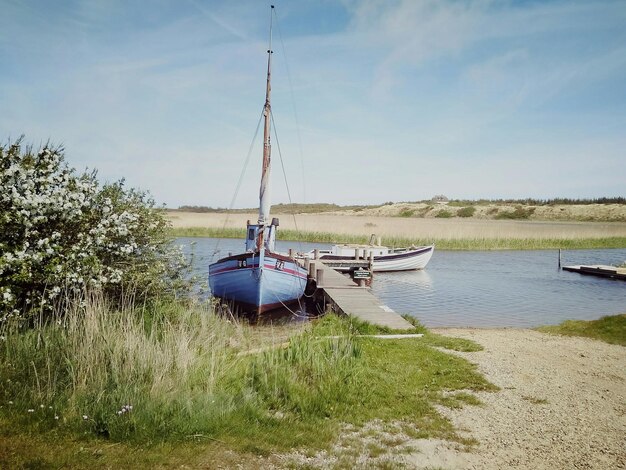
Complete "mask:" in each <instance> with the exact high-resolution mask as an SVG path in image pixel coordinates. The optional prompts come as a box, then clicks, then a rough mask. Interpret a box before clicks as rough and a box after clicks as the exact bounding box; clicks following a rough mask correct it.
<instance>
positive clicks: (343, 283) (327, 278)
mask: <svg viewBox="0 0 626 470" xmlns="http://www.w3.org/2000/svg"><path fill="white" fill-rule="evenodd" d="M307 265H308V268H309V276H310V277H311V278H313V279H315V280H316V282H317V289H318V292H319V293H321V295H323V297H324V301H325V303H326V305H327V306H329V307H330V308H331V309H332V310H333V311H335V312H337V313H340V314H344V315H349V316H352V317H355V318H358V319H359V320H364V321H367V322H368V323H372V324H374V325H379V326H386V327H389V328H393V329H397V330H406V329H410V328H413V325H411V324H410V323H409V322H408V321H406V320H405V319H404V318H402V317H401V316H400V315H398V314H397V313H396V312H394V311H393V310H392V309H390V308H389V307H387V306H386V305H382V303H381V302H380V301H379V300H378V299H377V298H376V297H374V295H373V294H372V293H371V292H370V290H369V288H367V287H364V286H358V285H357V284H356V283H355V282H354V281H353V280H352V279H350V278H349V277H347V276H345V275H343V274H341V273H339V272H338V271H335V270H334V269H333V268H332V267H330V266H328V265H326V264H325V263H324V262H323V261H321V260H310V262H308V263H307Z"/></svg>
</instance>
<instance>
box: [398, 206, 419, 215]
mask: <svg viewBox="0 0 626 470" xmlns="http://www.w3.org/2000/svg"><path fill="white" fill-rule="evenodd" d="M413 214H415V211H414V210H413V209H409V208H407V207H405V208H404V209H402V210H401V211H400V213H399V214H398V215H399V216H400V217H412V216H413Z"/></svg>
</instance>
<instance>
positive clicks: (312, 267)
mask: <svg viewBox="0 0 626 470" xmlns="http://www.w3.org/2000/svg"><path fill="white" fill-rule="evenodd" d="M315 274H316V270H315V263H309V277H310V278H311V279H315Z"/></svg>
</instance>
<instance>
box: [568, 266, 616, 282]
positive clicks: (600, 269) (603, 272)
mask: <svg viewBox="0 0 626 470" xmlns="http://www.w3.org/2000/svg"><path fill="white" fill-rule="evenodd" d="M563 270H564V271H570V272H573V273H579V274H587V275H590V276H599V277H608V278H610V279H621V280H622V281H626V268H616V267H615V266H604V265H601V264H598V265H594V266H580V265H577V266H563Z"/></svg>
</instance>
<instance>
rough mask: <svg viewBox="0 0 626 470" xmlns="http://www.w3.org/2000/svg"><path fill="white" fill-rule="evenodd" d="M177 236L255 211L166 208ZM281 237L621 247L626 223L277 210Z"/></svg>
mask: <svg viewBox="0 0 626 470" xmlns="http://www.w3.org/2000/svg"><path fill="white" fill-rule="evenodd" d="M167 217H168V219H169V220H170V222H171V223H172V230H171V234H172V235H173V236H177V237H219V238H241V237H243V236H244V235H245V226H246V222H247V221H248V220H250V221H252V222H255V221H256V218H257V214H256V213H234V214H226V213H197V212H183V211H168V212H167ZM277 217H279V219H280V228H279V231H278V236H279V238H280V239H282V240H292V241H308V242H319V243H367V242H368V241H369V239H370V236H371V235H372V234H375V235H376V236H377V237H381V238H382V243H383V244H386V245H393V246H404V245H411V244H414V245H424V244H430V243H435V244H436V246H437V249H444V250H496V249H513V250H520V249H558V248H562V249H591V248H626V222H579V221H538V220H489V219H475V218H445V219H440V218H428V219H425V218H416V217H393V216H380V215H354V214H347V213H321V214H298V215H293V214H279V215H277Z"/></svg>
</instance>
